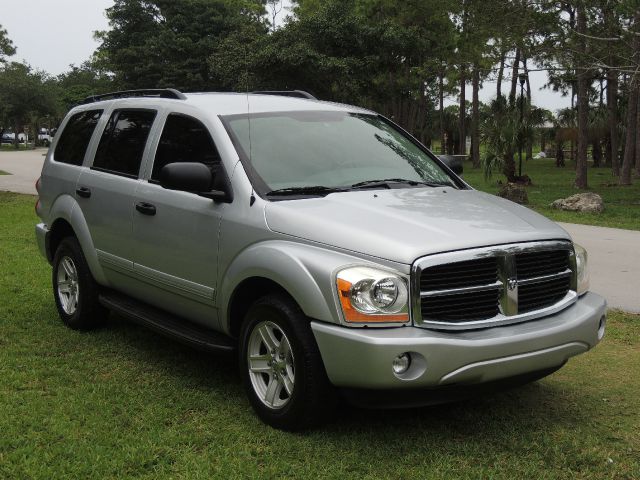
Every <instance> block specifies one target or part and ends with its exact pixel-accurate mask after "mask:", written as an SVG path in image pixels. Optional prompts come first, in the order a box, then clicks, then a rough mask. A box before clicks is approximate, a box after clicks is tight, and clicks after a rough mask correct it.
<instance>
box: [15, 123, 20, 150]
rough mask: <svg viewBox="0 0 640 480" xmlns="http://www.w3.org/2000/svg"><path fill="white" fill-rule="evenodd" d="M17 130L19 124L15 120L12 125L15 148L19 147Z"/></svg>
mask: <svg viewBox="0 0 640 480" xmlns="http://www.w3.org/2000/svg"><path fill="white" fill-rule="evenodd" d="M18 130H20V126H19V125H18V123H17V122H16V123H14V125H13V148H15V149H16V150H17V149H18V148H20V139H19V138H18Z"/></svg>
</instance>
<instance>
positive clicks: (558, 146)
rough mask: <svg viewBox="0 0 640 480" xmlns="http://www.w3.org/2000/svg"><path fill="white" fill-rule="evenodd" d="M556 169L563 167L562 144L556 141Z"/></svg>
mask: <svg viewBox="0 0 640 480" xmlns="http://www.w3.org/2000/svg"><path fill="white" fill-rule="evenodd" d="M556 167H558V168H559V167H564V142H561V141H559V140H556Z"/></svg>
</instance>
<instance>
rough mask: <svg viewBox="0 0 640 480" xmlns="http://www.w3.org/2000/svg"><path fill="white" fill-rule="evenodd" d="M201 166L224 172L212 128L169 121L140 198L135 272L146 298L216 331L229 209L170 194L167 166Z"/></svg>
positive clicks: (177, 117)
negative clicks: (164, 178) (221, 235)
mask: <svg viewBox="0 0 640 480" xmlns="http://www.w3.org/2000/svg"><path fill="white" fill-rule="evenodd" d="M175 162H201V163H204V164H205V165H207V166H208V167H209V168H211V169H212V172H213V173H214V174H216V173H220V169H221V168H222V166H221V161H220V156H219V154H218V151H217V149H216V147H215V144H214V143H213V140H212V138H211V135H210V134H209V131H208V130H207V128H206V127H205V126H204V125H203V124H202V123H201V122H200V121H198V120H196V119H195V118H193V117H189V116H186V115H182V114H176V113H174V114H170V115H168V116H167V119H166V122H165V125H164V127H163V130H162V135H161V137H160V140H159V143H158V148H157V150H156V153H155V158H154V161H153V165H152V168H151V169H150V170H151V174H150V178H149V181H148V182H141V183H140V185H139V187H138V189H137V191H136V195H135V202H134V203H135V205H136V210H135V211H134V215H133V239H134V241H135V248H134V250H133V255H134V259H133V260H134V270H135V272H136V276H137V278H139V279H140V280H141V281H142V282H145V283H146V284H147V287H146V294H145V296H148V297H152V298H153V299H154V303H156V304H157V305H159V306H161V307H163V308H165V309H166V310H169V311H173V312H175V313H176V314H178V315H181V316H184V317H186V318H189V319H191V320H194V321H197V322H199V323H202V324H205V325H207V326H211V327H215V326H216V322H217V318H216V313H215V309H214V308H213V305H214V300H215V288H216V278H217V269H218V230H219V227H220V220H221V217H222V209H223V208H224V204H216V203H214V202H213V201H212V200H210V199H208V198H204V197H201V196H198V195H196V194H193V193H188V192H181V191H174V190H167V189H164V188H162V187H161V186H160V185H159V183H158V179H159V175H160V170H162V167H164V166H165V165H167V164H169V163H175Z"/></svg>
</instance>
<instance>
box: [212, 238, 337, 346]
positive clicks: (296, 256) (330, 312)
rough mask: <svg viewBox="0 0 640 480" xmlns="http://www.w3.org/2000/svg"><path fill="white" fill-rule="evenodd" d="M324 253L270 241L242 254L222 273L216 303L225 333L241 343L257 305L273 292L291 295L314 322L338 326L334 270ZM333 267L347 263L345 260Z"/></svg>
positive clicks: (294, 244) (335, 259)
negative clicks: (244, 325) (250, 313)
mask: <svg viewBox="0 0 640 480" xmlns="http://www.w3.org/2000/svg"><path fill="white" fill-rule="evenodd" d="M327 255H328V252H327V251H326V250H324V249H319V248H317V247H311V246H307V245H301V244H296V243H293V242H281V241H271V242H265V243H260V244H256V245H253V246H251V247H249V248H248V249H246V250H244V251H243V252H241V253H240V254H239V255H238V256H237V257H236V258H235V259H234V261H233V262H231V264H230V265H229V268H228V269H227V270H226V271H224V272H221V275H220V279H219V285H220V289H219V292H218V297H217V300H218V301H217V304H218V307H219V308H220V319H221V327H222V329H223V330H224V331H225V332H226V333H228V334H230V335H232V336H234V337H237V334H238V332H239V326H240V324H241V322H242V320H243V318H244V313H246V311H247V309H248V306H249V305H250V304H251V302H252V301H254V300H256V299H257V298H259V297H261V296H264V295H265V294H268V293H271V292H279V293H283V294H285V295H287V296H288V297H290V298H291V299H292V300H293V301H295V302H296V304H297V305H298V306H299V307H300V309H301V310H302V312H303V313H304V314H305V315H306V316H307V317H309V318H313V319H316V320H321V321H326V322H331V323H339V321H340V320H339V317H338V310H337V303H336V302H337V300H336V299H335V298H334V292H333V287H332V285H333V282H332V272H333V269H334V267H333V264H332V262H331V261H328V258H329V257H328V256H327ZM331 256H332V257H333V258H334V262H336V261H338V262H340V263H341V262H344V260H343V259H342V258H341V256H338V257H339V258H336V257H335V256H333V255H331Z"/></svg>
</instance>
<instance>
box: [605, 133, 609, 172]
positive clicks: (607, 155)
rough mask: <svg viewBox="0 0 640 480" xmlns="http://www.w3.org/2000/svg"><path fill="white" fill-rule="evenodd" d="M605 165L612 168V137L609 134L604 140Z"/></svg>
mask: <svg viewBox="0 0 640 480" xmlns="http://www.w3.org/2000/svg"><path fill="white" fill-rule="evenodd" d="M604 165H605V166H606V167H608V168H611V135H609V134H607V136H606V137H605V139H604Z"/></svg>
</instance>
